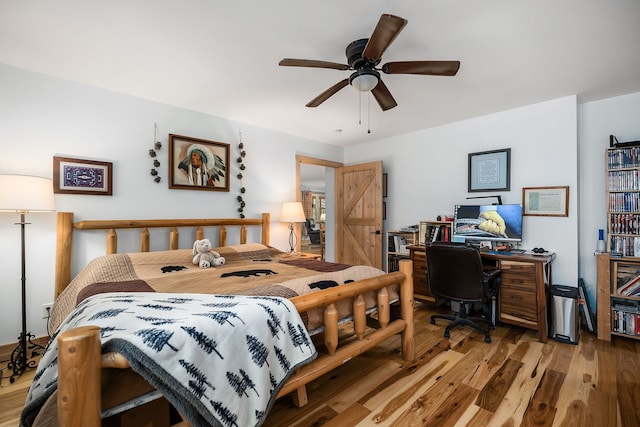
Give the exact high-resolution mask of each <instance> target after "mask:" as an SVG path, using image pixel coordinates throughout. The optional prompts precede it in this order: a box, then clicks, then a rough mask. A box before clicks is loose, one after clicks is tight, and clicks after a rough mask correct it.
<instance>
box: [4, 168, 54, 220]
mask: <svg viewBox="0 0 640 427" xmlns="http://www.w3.org/2000/svg"><path fill="white" fill-rule="evenodd" d="M54 210H55V202H54V198H53V182H52V181H51V179H48V178H41V177H39V176H27V175H0V211H4V212H18V213H20V212H25V213H27V212H52V211H54Z"/></svg>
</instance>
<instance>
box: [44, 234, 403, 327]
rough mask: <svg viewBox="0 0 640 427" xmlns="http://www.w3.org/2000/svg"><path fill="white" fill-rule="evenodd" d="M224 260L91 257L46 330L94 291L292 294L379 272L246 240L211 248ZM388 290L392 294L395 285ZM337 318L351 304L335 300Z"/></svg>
mask: <svg viewBox="0 0 640 427" xmlns="http://www.w3.org/2000/svg"><path fill="white" fill-rule="evenodd" d="M215 250H216V251H218V252H219V253H220V254H221V255H222V256H224V257H225V258H226V260H227V262H226V264H225V265H222V266H218V267H216V268H204V269H202V268H199V267H198V266H197V265H194V264H193V263H192V261H191V260H192V258H193V253H192V251H191V250H184V249H181V250H174V251H158V252H146V253H121V254H114V255H105V256H101V257H98V258H96V259H94V260H92V261H91V262H90V263H89V264H88V265H87V266H86V267H85V268H84V269H82V271H81V272H80V273H79V274H78V275H77V276H76V277H75V278H74V279H73V281H72V282H71V283H70V284H69V286H67V288H66V289H65V290H64V292H63V293H62V294H60V296H59V298H57V299H56V302H55V304H54V306H53V309H52V311H51V319H50V323H49V329H50V330H56V329H57V328H58V326H59V325H60V323H61V322H62V321H63V320H64V319H65V317H67V316H68V315H69V313H70V312H71V311H72V310H73V308H74V307H75V306H76V304H77V303H78V302H79V301H80V300H82V298H84V297H85V296H86V295H90V294H92V293H97V292H110V291H116V292H118V291H126V292H129V291H134V290H138V291H139V290H145V289H146V290H147V291H148V292H151V291H155V292H160V293H169V292H171V293H176V294H179V295H185V294H191V293H195V294H224V295H254V296H255V295H261V296H278V297H285V298H293V297H296V296H298V295H304V294H307V293H311V292H318V291H320V290H322V289H325V288H327V287H331V286H338V285H344V284H348V283H351V282H355V281H359V280H362V279H367V278H370V277H374V276H379V275H382V274H384V271H382V270H380V269H377V268H374V267H371V266H364V265H360V266H350V265H346V264H336V263H331V262H324V261H318V260H314V259H306V258H301V257H299V256H297V255H292V254H288V253H284V252H281V251H279V250H277V249H275V248H273V247H269V246H265V245H261V244H257V243H249V244H244V245H235V246H225V247H219V248H215ZM389 295H390V297H391V299H392V300H394V299H396V298H397V287H394V286H391V287H390V289H389ZM365 303H366V306H367V308H372V307H374V306H376V304H377V299H376V296H375V293H368V294H366V295H365ZM336 308H337V310H338V313H339V316H340V317H341V318H344V317H347V316H349V315H350V314H351V310H352V305H351V303H350V302H349V301H342V302H340V303H339V304H338V305H337V307H336ZM305 316H306V318H305V321H306V324H307V328H308V329H309V330H315V329H316V328H318V327H320V326H321V325H322V319H323V312H322V310H318V309H316V310H310V311H308V312H307V313H305Z"/></svg>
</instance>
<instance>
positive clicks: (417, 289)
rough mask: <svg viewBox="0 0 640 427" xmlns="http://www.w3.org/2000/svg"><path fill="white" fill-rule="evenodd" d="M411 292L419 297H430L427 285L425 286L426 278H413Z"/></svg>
mask: <svg viewBox="0 0 640 427" xmlns="http://www.w3.org/2000/svg"><path fill="white" fill-rule="evenodd" d="M413 292H414V293H416V294H420V295H427V296H430V295H431V291H430V290H429V285H428V284H427V278H426V277H425V276H424V275H422V276H413Z"/></svg>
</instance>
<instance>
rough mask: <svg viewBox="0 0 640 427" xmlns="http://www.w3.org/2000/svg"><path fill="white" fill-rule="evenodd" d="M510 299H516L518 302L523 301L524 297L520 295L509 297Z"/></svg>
mask: <svg viewBox="0 0 640 427" xmlns="http://www.w3.org/2000/svg"><path fill="white" fill-rule="evenodd" d="M511 299H518V300H520V301H522V300H524V297H522V296H521V295H511Z"/></svg>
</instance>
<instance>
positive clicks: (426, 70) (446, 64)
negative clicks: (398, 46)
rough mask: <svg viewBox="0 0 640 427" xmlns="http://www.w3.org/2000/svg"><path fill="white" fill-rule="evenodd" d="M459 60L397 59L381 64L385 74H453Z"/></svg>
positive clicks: (455, 71)
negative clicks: (396, 60) (397, 60)
mask: <svg viewBox="0 0 640 427" xmlns="http://www.w3.org/2000/svg"><path fill="white" fill-rule="evenodd" d="M459 68H460V61H399V62H387V63H386V64H384V65H383V66H382V72H383V73H386V74H422V75H431V76H455V75H456V74H457V73H458V69H459Z"/></svg>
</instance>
